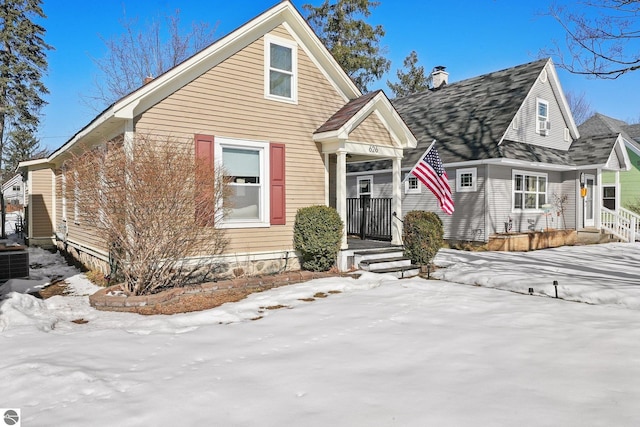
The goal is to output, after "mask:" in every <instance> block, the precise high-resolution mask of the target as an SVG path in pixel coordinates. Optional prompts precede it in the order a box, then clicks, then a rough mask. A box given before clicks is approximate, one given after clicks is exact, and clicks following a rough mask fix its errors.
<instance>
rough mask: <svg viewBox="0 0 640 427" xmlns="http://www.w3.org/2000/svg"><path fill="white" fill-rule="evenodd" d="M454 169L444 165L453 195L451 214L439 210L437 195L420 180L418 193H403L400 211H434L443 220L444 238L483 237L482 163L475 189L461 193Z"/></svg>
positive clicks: (472, 238)
mask: <svg viewBox="0 0 640 427" xmlns="http://www.w3.org/2000/svg"><path fill="white" fill-rule="evenodd" d="M456 170H457V169H456V168H447V177H448V178H449V186H450V187H451V193H452V195H453V203H454V212H453V215H447V214H446V213H444V212H443V211H442V209H441V208H440V203H439V202H438V199H437V198H436V197H435V196H434V195H433V193H432V192H431V191H430V190H429V189H428V188H427V187H425V186H424V185H423V184H420V194H405V195H404V197H403V203H402V213H403V215H406V214H407V212H409V211H412V210H424V211H431V212H435V213H436V214H438V216H439V217H440V219H441V220H442V224H443V226H444V238H445V239H446V240H453V241H484V240H485V225H484V220H485V216H484V214H483V212H484V204H485V198H484V197H485V196H484V195H485V182H486V180H485V172H484V170H485V169H484V167H483V166H480V167H478V168H477V172H476V179H477V185H476V191H474V192H460V193H457V192H456ZM403 191H404V188H403Z"/></svg>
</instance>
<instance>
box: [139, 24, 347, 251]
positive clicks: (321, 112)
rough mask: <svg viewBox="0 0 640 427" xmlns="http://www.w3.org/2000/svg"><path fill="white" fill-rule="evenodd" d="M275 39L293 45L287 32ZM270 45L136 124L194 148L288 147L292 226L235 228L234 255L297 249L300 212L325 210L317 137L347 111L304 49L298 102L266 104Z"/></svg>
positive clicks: (247, 52) (244, 54) (253, 48)
mask: <svg viewBox="0 0 640 427" xmlns="http://www.w3.org/2000/svg"><path fill="white" fill-rule="evenodd" d="M271 34H274V35H277V36H279V37H286V38H288V39H292V38H291V37H290V36H289V35H288V34H287V32H286V30H285V29H284V28H283V27H278V28H276V29H275V30H273V31H272V32H271ZM263 56H264V40H263V39H259V40H257V41H256V42H254V43H252V44H250V45H249V46H247V47H246V48H244V49H243V50H241V51H240V52H238V53H237V54H235V55H234V56H232V57H230V58H228V59H227V60H225V61H224V62H222V63H220V64H219V65H218V66H216V67H215V68H213V69H212V70H210V71H209V72H207V73H205V74H204V75H202V76H200V77H199V78H197V79H196V80H194V81H193V82H191V83H189V84H188V85H187V86H185V87H183V88H182V89H180V90H178V91H176V92H174V93H173V94H172V95H170V96H169V97H167V98H166V99H164V100H163V101H161V102H159V103H158V104H156V105H155V106H153V107H152V108H150V109H149V110H148V111H146V112H145V113H143V114H142V115H141V116H139V117H138V118H137V122H136V131H137V132H149V133H158V134H170V135H173V136H175V137H177V138H181V139H183V140H185V141H192V139H193V135H194V134H196V133H200V134H208V135H215V136H218V137H231V138H245V139H253V140H261V141H271V142H279V143H284V144H285V145H286V182H287V184H286V194H287V201H286V203H287V224H286V225H285V226H273V227H270V228H249V229H229V230H228V236H229V237H230V238H231V241H232V244H231V246H230V248H229V250H228V252H229V253H236V252H238V253H241V252H247V251H257V252H259V251H278V250H282V249H284V248H291V246H292V239H293V237H292V236H293V234H292V229H293V222H294V219H295V214H296V211H297V210H298V209H299V208H300V207H304V206H309V205H314V204H324V202H325V194H324V191H325V187H324V179H325V173H324V164H323V157H322V155H321V154H320V149H319V146H318V145H317V144H316V143H314V142H313V140H312V133H313V131H314V130H316V129H317V128H318V127H320V125H322V123H324V122H325V121H326V120H327V119H328V118H329V117H331V115H332V114H333V113H335V111H337V110H338V109H339V108H340V107H342V106H343V105H344V104H345V101H344V100H343V99H342V98H341V97H340V96H339V94H338V93H337V92H336V90H335V89H334V88H333V86H332V85H331V84H330V83H329V82H328V81H327V80H326V78H325V77H324V76H323V74H322V73H321V72H320V70H318V68H317V67H316V66H315V64H314V63H313V62H312V61H311V60H310V58H309V57H307V55H306V54H305V52H304V51H303V50H302V49H301V48H300V47H298V103H297V104H290V103H285V102H278V101H273V100H268V99H265V97H264V60H263Z"/></svg>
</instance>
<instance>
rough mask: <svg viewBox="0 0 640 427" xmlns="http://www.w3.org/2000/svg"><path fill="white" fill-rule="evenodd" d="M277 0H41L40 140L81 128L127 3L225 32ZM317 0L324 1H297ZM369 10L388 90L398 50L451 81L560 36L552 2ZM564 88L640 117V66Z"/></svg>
mask: <svg viewBox="0 0 640 427" xmlns="http://www.w3.org/2000/svg"><path fill="white" fill-rule="evenodd" d="M277 2H278V0H241V1H240V0H237V1H228V0H224V1H223V0H188V1H185V0H182V1H180V0H128V1H125V0H104V1H101V2H98V3H96V2H88V1H85V0H82V1H80V0H64V1H63V0H45V1H44V4H43V8H44V11H45V14H46V15H47V19H46V20H44V22H42V24H43V25H44V26H45V28H46V29H47V34H46V41H47V42H48V43H49V44H51V45H53V46H54V48H55V50H54V51H51V52H49V56H48V57H49V72H48V76H47V77H46V79H45V84H46V85H47V87H48V88H49V91H50V92H51V93H50V95H49V96H48V97H47V98H46V99H47V101H48V103H49V104H48V105H47V107H46V108H45V109H44V114H45V116H44V118H43V120H42V122H41V129H40V132H39V135H38V136H39V138H40V141H41V144H42V145H43V146H45V147H49V148H51V149H55V148H57V147H59V146H60V145H62V144H64V142H66V141H67V140H68V139H69V138H70V137H71V136H72V135H73V134H75V133H76V132H77V131H79V130H80V129H81V128H82V127H84V126H85V125H86V124H87V123H88V122H89V121H90V120H91V119H93V118H94V117H95V115H96V112H95V110H93V109H91V108H90V107H88V106H86V105H85V103H84V102H83V100H82V95H83V94H85V95H86V94H87V93H89V92H91V91H92V90H93V87H94V81H95V79H96V78H98V77H99V76H98V70H97V68H96V66H95V65H94V63H93V61H92V59H91V57H95V58H100V57H102V56H104V54H105V52H106V51H105V47H104V44H103V42H102V41H101V39H100V36H102V37H104V38H111V37H113V36H117V35H119V34H120V33H121V32H122V27H121V26H120V23H119V20H120V19H121V18H122V16H123V10H125V9H126V14H127V16H128V17H138V18H139V20H140V21H142V22H144V21H146V20H151V19H153V18H154V17H158V16H164V15H166V14H171V13H173V11H174V10H175V9H180V11H181V21H182V23H183V24H184V25H189V24H190V23H191V22H193V21H196V22H199V21H206V22H210V23H211V24H212V25H217V30H216V37H221V36H223V35H225V34H227V33H229V32H231V31H233V30H234V29H236V28H238V27H239V26H241V25H242V24H244V23H245V22H247V21H248V20H250V19H252V18H253V17H255V16H257V15H259V14H260V13H261V12H263V11H265V10H266V9H268V8H269V7H271V6H273V5H274V4H276V3H277ZM564 2H565V3H567V4H569V5H571V4H575V3H576V1H575V0H574V1H570V0H565V1H564ZM305 3H312V4H314V5H318V4H320V3H321V0H294V4H295V5H296V7H298V8H299V9H302V4H305ZM380 3H381V4H380V6H379V7H378V8H376V9H374V10H373V13H372V15H371V16H370V18H369V19H368V22H370V23H371V24H380V25H382V26H383V27H384V29H385V31H386V35H385V37H384V39H383V40H382V46H384V47H385V49H386V56H387V57H388V58H389V59H390V60H391V61H392V64H391V70H390V72H389V73H388V75H386V76H385V77H384V78H383V79H382V80H381V81H380V82H379V83H378V84H376V85H374V86H373V87H372V88H371V89H378V88H380V89H384V90H385V91H386V92H387V94H390V91H389V90H388V88H387V85H386V81H387V79H389V80H395V76H396V74H395V72H396V70H397V69H398V68H401V67H402V63H403V60H404V58H405V57H406V56H407V55H408V54H409V52H411V51H412V50H415V51H416V52H417V53H418V57H419V60H420V62H419V64H420V65H423V66H424V67H425V69H426V70H427V71H430V70H431V69H432V68H433V67H434V66H436V65H444V66H446V67H447V71H448V72H449V82H450V83H452V82H455V81H459V80H463V79H466V78H470V77H473V76H477V75H480V74H485V73H489V72H492V71H497V70H501V69H504V68H509V67H512V66H515V65H518V64H522V63H526V62H530V61H532V60H535V59H537V58H538V52H539V51H540V49H542V48H544V47H550V46H551V45H552V43H553V41H554V40H556V41H559V42H563V40H564V33H563V30H562V28H561V27H560V25H559V24H558V23H556V22H555V21H554V20H553V19H552V18H551V17H548V16H544V15H543V12H544V11H545V10H546V9H547V8H548V5H549V3H550V2H546V1H535V2H534V1H517V2H516V1H513V0H457V1H456V0H451V1H429V0H427V1H418V0H413V1H412V0H380ZM558 74H559V77H560V82H561V84H562V86H563V88H564V90H565V92H566V91H572V92H574V93H578V94H579V93H582V92H584V93H585V96H586V98H587V99H588V101H589V102H590V103H591V107H592V108H593V109H594V110H595V111H598V112H600V113H603V114H606V115H608V116H612V117H615V118H619V119H622V120H627V121H634V122H635V121H638V120H640V96H638V93H639V89H640V71H636V72H635V73H631V74H629V75H625V76H622V77H620V78H618V79H617V80H597V79H592V78H587V77H584V76H578V75H572V74H570V73H568V72H565V71H564V70H558Z"/></svg>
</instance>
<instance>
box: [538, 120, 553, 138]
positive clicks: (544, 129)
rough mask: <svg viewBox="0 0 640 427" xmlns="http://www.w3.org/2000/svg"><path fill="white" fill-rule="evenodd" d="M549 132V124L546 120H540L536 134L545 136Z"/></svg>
mask: <svg viewBox="0 0 640 427" xmlns="http://www.w3.org/2000/svg"><path fill="white" fill-rule="evenodd" d="M549 130H551V122H550V121H548V120H540V121H538V133H540V135H547V134H548V132H549Z"/></svg>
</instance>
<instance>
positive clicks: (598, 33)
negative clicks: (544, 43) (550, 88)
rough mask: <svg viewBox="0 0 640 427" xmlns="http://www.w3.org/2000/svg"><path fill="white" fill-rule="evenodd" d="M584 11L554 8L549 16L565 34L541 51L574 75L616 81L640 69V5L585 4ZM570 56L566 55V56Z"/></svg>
mask: <svg viewBox="0 0 640 427" xmlns="http://www.w3.org/2000/svg"><path fill="white" fill-rule="evenodd" d="M578 4H579V5H580V6H581V7H578V8H576V6H572V7H571V8H568V7H566V6H559V5H557V4H555V5H552V6H551V7H550V8H549V11H548V13H547V15H549V16H551V17H553V18H554V19H555V20H556V21H557V22H558V23H559V24H560V25H561V26H562V28H563V29H564V30H565V34H566V35H565V45H566V48H565V49H563V48H562V47H561V46H560V44H558V43H557V42H556V43H555V44H554V46H553V47H552V48H547V49H543V50H541V51H540V55H541V56H553V57H554V58H555V59H556V60H557V65H558V66H559V67H561V68H564V69H566V70H568V71H569V72H571V73H574V74H582V75H590V76H595V77H598V78H603V79H616V78H618V77H620V76H621V75H623V74H626V73H629V72H632V71H635V70H638V69H640V44H639V41H640V1H638V0H600V1H591V0H585V1H582V2H579V3H578ZM565 52H566V53H565Z"/></svg>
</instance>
